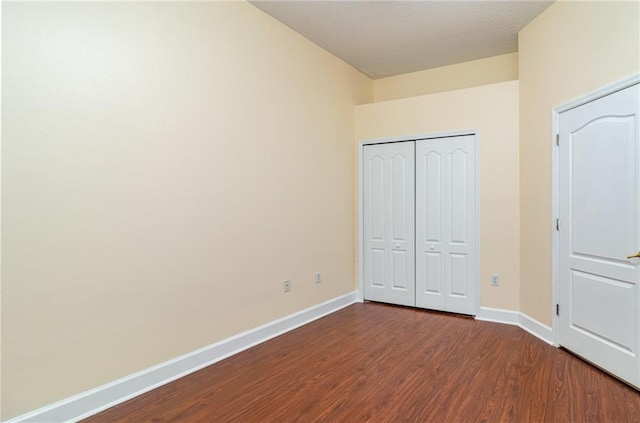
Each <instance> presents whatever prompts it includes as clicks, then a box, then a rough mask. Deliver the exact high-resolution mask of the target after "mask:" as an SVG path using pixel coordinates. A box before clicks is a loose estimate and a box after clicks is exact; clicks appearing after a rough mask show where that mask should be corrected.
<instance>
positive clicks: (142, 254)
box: [2, 2, 373, 419]
mask: <svg viewBox="0 0 640 423" xmlns="http://www.w3.org/2000/svg"><path fill="white" fill-rule="evenodd" d="M3 9H4V10H3V16H2V18H3V49H2V63H3V74H2V83H3V91H2V102H3V126H2V141H3V146H2V147H3V156H2V160H3V163H2V164H3V166H2V172H3V174H2V190H3V203H2V217H3V240H2V241H3V251H2V252H3V257H2V282H3V286H2V288H3V292H2V325H3V326H2V336H3V342H2V366H3V373H2V385H3V397H2V406H3V407H2V413H3V414H2V418H3V419H7V418H11V417H13V416H16V415H19V414H22V413H25V412H28V411H30V410H33V409H35V408H38V407H40V406H44V405H46V404H49V403H52V402H54V401H56V400H60V399H63V398H66V397H68V396H70V395H73V394H77V393H80V392H82V391H85V390H87V389H90V388H93V387H95V386H98V385H101V384H103V383H106V382H109V381H112V380H115V379H117V378H119V377H122V376H125V375H128V374H131V373H133V372H136V371H139V370H141V369H144V368H147V367H149V366H152V365H155V364H157V363H160V362H163V361H165V360H167V359H171V358H173V357H176V356H179V355H181V354H184V353H187V352H189V351H193V350H195V349H197V348H200V347H203V346H206V345H209V344H211V343H213V342H216V341H218V340H221V339H224V338H226V337H229V336H231V335H234V334H237V333H239V332H242V331H244V330H247V329H250V328H254V327H256V326H259V325H261V324H264V323H266V322H269V321H273V320H274V319H277V318H279V317H282V316H285V315H288V314H290V313H293V312H295V311H298V310H302V309H305V308H307V307H309V306H312V305H315V304H319V303H322V302H324V301H325V300H328V299H330V298H334V297H337V296H339V295H342V294H345V293H347V292H350V291H352V290H353V289H354V288H355V286H356V285H355V281H354V274H355V264H356V256H355V242H354V239H353V234H354V233H355V222H354V212H355V210H354V202H353V199H354V198H355V192H354V173H353V169H354V162H355V157H354V149H353V139H354V126H353V122H354V105H355V104H359V103H365V102H370V101H372V99H373V85H372V81H371V80H370V79H369V78H367V77H365V76H364V75H362V74H361V73H359V72H357V71H356V70H354V69H353V68H352V67H351V66H349V65H347V64H346V63H344V62H342V61H340V60H338V59H337V58H336V57H334V56H332V55H330V54H329V53H327V52H326V51H324V50H322V49H320V48H319V47H318V46H316V45H315V44H313V43H311V42H310V41H308V40H306V39H305V38H304V37H302V36H300V35H299V34H296V33H294V32H293V31H292V30H290V29H289V28H287V27H285V26H284V25H282V24H280V23H279V22H277V21H276V20H274V19H273V18H271V17H269V16H268V15H266V14H264V13H263V12H261V11H259V10H258V9H257V8H255V7H254V6H252V5H250V4H247V3H244V2H215V3H144V2H139V3H92V2H89V3H5V4H4V5H3ZM316 271H320V272H322V283H320V284H316V283H314V276H315V272H316ZM284 279H291V281H292V284H293V287H292V291H291V292H290V293H287V294H285V293H283V280H284Z"/></svg>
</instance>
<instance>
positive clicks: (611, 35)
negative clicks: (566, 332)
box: [519, 2, 640, 325]
mask: <svg viewBox="0 0 640 423" xmlns="http://www.w3.org/2000/svg"><path fill="white" fill-rule="evenodd" d="M639 6H640V3H638V2H626V3H617V2H556V3H555V4H553V5H552V6H550V7H549V8H548V9H546V10H545V11H544V12H542V14H541V15H540V16H538V17H537V18H536V19H535V20H534V21H533V22H531V23H530V24H529V25H528V26H526V27H525V28H524V29H523V30H522V31H521V32H520V36H519V56H520V59H519V60H520V66H519V68H520V177H521V188H520V190H521V191H520V192H521V202H520V211H521V251H520V254H521V273H520V279H521V288H520V289H521V293H520V309H521V311H522V312H524V313H526V314H528V315H530V316H532V317H534V318H535V319H537V320H539V321H540V322H542V323H545V324H548V325H550V324H551V320H552V292H551V291H552V267H551V261H552V222H553V218H554V216H553V213H552V177H551V156H552V137H553V134H552V127H551V110H552V108H553V107H555V106H557V105H560V104H562V103H565V102H567V101H569V100H572V99H574V98H576V97H578V96H580V95H582V94H586V93H588V92H590V91H593V90H595V89H597V88H599V87H601V86H603V85H606V84H608V83H610V82H613V81H616V80H619V79H621V78H623V77H626V76H629V75H631V74H633V73H635V72H638V71H639V70H640V25H639V22H640V12H639Z"/></svg>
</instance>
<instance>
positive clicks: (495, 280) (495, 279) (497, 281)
mask: <svg viewBox="0 0 640 423" xmlns="http://www.w3.org/2000/svg"><path fill="white" fill-rule="evenodd" d="M491 285H493V286H500V275H491Z"/></svg>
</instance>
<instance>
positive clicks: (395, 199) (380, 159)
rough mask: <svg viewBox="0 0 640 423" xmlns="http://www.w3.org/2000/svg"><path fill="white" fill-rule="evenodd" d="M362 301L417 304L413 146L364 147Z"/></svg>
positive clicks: (401, 144) (395, 144)
mask: <svg viewBox="0 0 640 423" xmlns="http://www.w3.org/2000/svg"><path fill="white" fill-rule="evenodd" d="M363 166H364V181H363V184H364V189H363V197H364V208H363V217H364V234H363V236H364V261H365V263H364V299H365V300H372V301H380V302H387V303H392V304H400V305H411V306H413V305H415V277H414V269H415V245H414V240H415V226H414V216H415V215H414V213H415V203H414V186H415V174H414V167H415V163H414V143H413V142H402V143H392V144H391V143H390V144H376V145H367V146H365V147H364V160H363Z"/></svg>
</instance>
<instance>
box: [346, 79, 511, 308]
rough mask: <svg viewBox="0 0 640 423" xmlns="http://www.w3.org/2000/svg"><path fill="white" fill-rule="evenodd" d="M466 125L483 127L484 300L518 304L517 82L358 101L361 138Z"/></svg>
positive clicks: (485, 303)
mask: <svg viewBox="0 0 640 423" xmlns="http://www.w3.org/2000/svg"><path fill="white" fill-rule="evenodd" d="M466 129H479V130H480V250H481V253H480V256H481V257H480V285H481V289H480V292H481V295H480V302H481V305H482V306H483V307H495V308H503V309H509V310H517V309H518V302H519V276H520V268H519V253H518V248H519V243H520V238H519V202H518V198H519V197H518V196H519V184H518V180H519V179H518V82H517V81H512V82H503V83H499V84H492V85H485V86H481V87H476V88H468V89H464V90H457V91H451V92H446V93H438V94H431V95H425V96H420V97H413V98H409V99H404V100H392V101H387V102H381V103H374V104H366V105H361V106H357V107H356V137H357V139H358V140H364V139H371V138H381V137H392V136H402V135H415V134H427V133H436V132H443V131H456V130H466ZM492 273H497V274H499V275H500V281H501V285H500V286H499V287H492V286H491V280H490V275H491V274H492Z"/></svg>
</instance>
